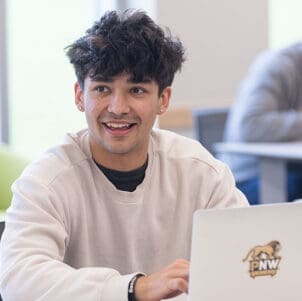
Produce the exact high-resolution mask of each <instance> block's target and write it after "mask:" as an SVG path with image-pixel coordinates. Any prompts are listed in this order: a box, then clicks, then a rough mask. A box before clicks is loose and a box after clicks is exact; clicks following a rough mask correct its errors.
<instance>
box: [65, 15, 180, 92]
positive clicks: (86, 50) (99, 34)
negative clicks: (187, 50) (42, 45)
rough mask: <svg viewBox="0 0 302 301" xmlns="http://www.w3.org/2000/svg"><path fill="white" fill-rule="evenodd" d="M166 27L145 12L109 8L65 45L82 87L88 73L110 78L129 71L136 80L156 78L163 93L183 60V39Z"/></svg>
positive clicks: (97, 76) (94, 76) (92, 76)
mask: <svg viewBox="0 0 302 301" xmlns="http://www.w3.org/2000/svg"><path fill="white" fill-rule="evenodd" d="M165 31H166V32H165ZM165 31H164V30H163V29H161V27H159V26H158V25H157V24H155V23H154V21H153V20H152V19H151V18H150V17H149V16H148V15H147V14H146V13H145V12H142V11H130V10H127V11H125V12H124V13H122V14H120V15H119V14H118V13H117V12H116V11H110V12H107V13H106V14H105V15H104V16H103V17H102V18H101V19H100V20H99V21H97V22H95V23H94V25H93V26H92V27H91V28H89V29H88V30H87V31H86V35H84V36H83V37H81V38H79V39H78V40H76V41H75V42H74V43H73V44H71V45H70V46H68V47H66V48H67V56H68V57H69V59H70V63H71V64H73V66H74V68H75V73H76V76H77V80H78V82H79V84H80V85H81V87H82V88H83V86H84V80H85V78H86V77H87V76H89V77H90V78H92V79H97V78H99V77H101V78H110V77H113V76H116V75H119V74H121V73H123V72H126V73H129V74H131V76H132V79H133V80H134V81H136V82H140V81H142V80H144V79H147V78H149V79H152V80H155V81H156V82H157V84H158V86H159V94H161V92H162V91H163V89H164V88H165V87H167V86H170V85H171V84H172V82H173V79H174V74H175V73H176V71H178V70H180V69H181V65H182V63H183V62H184V47H183V45H182V43H181V42H180V41H179V39H178V38H174V37H172V36H171V33H170V31H169V30H168V29H166V30H165Z"/></svg>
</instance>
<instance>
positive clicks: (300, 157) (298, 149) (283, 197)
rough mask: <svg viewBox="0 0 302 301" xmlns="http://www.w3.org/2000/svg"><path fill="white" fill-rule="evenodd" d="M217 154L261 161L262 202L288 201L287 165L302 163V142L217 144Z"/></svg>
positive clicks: (215, 147)
mask: <svg viewBox="0 0 302 301" xmlns="http://www.w3.org/2000/svg"><path fill="white" fill-rule="evenodd" d="M214 149H215V151H216V152H217V153H219V152H229V153H234V154H236V153H237V154H242V155H253V156H257V157H258V159H259V166H260V202H261V203H281V202H286V201H287V163H288V162H298V161H302V142H286V143H283V142H280V143H244V142H242V143H235V142H234V143H233V142H223V143H216V144H215V145H214Z"/></svg>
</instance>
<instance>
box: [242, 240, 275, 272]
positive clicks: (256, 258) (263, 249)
mask: <svg viewBox="0 0 302 301" xmlns="http://www.w3.org/2000/svg"><path fill="white" fill-rule="evenodd" d="M280 249H281V244H280V242H279V241H277V240H273V241H271V242H269V243H268V244H266V245H260V246H256V247H254V248H252V249H251V250H250V251H249V252H248V253H247V255H246V257H245V258H243V259H242V261H243V262H245V261H247V260H248V259H249V263H250V269H249V273H250V276H251V277H252V278H255V277H258V276H275V275H276V273H277V271H278V266H279V263H280V261H281V257H280V256H279V255H278V252H279V251H280Z"/></svg>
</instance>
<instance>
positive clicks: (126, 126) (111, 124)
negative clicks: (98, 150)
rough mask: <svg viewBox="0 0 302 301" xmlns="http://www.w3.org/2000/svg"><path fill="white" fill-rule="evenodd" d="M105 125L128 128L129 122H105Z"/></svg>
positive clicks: (112, 127) (114, 127)
mask: <svg viewBox="0 0 302 301" xmlns="http://www.w3.org/2000/svg"><path fill="white" fill-rule="evenodd" d="M106 125H107V126H108V127H109V128H111V129H123V128H126V129H128V128H130V124H129V123H106Z"/></svg>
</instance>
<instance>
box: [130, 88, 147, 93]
mask: <svg viewBox="0 0 302 301" xmlns="http://www.w3.org/2000/svg"><path fill="white" fill-rule="evenodd" d="M131 92H132V93H134V94H143V93H144V92H145V90H144V89H142V88H139V87H133V88H132V89H131Z"/></svg>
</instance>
